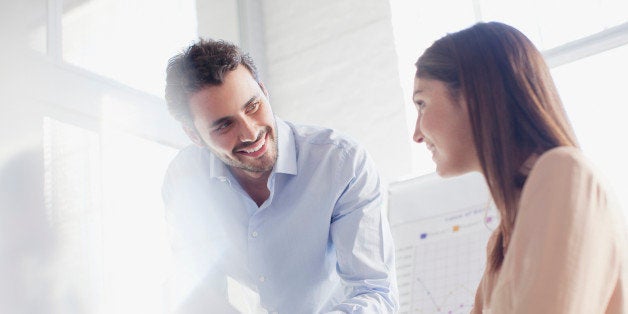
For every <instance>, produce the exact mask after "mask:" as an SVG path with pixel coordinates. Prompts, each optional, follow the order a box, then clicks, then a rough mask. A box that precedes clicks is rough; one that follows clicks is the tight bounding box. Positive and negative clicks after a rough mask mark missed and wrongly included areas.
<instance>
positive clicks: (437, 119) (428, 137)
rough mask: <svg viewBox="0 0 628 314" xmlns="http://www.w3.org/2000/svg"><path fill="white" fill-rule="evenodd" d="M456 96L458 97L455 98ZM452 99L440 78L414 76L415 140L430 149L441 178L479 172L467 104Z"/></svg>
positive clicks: (460, 99)
mask: <svg viewBox="0 0 628 314" xmlns="http://www.w3.org/2000/svg"><path fill="white" fill-rule="evenodd" d="M456 98H459V99H456ZM456 98H454V97H453V96H452V95H451V94H450V93H449V91H448V90H447V85H445V83H443V82H442V81H438V80H433V79H426V78H415V79H414V95H413V101H414V104H415V107H416V109H417V111H418V117H417V120H416V126H415V130H414V137H413V139H414V141H415V142H417V143H425V145H426V146H427V149H429V150H430V152H432V160H434V162H435V163H436V172H437V173H438V174H439V175H440V176H442V177H450V176H456V175H461V174H464V173H467V172H470V171H480V170H481V167H480V163H479V160H478V157H477V152H476V149H475V145H474V143H473V134H472V130H471V123H470V121H469V114H468V112H467V104H466V102H465V101H464V99H462V98H461V97H456Z"/></svg>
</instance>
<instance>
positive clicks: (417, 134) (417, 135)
mask: <svg viewBox="0 0 628 314" xmlns="http://www.w3.org/2000/svg"><path fill="white" fill-rule="evenodd" d="M412 139H413V140H414V141H415V142H417V143H423V133H422V132H421V114H419V115H418V116H417V118H416V125H415V126H414V135H413V136H412Z"/></svg>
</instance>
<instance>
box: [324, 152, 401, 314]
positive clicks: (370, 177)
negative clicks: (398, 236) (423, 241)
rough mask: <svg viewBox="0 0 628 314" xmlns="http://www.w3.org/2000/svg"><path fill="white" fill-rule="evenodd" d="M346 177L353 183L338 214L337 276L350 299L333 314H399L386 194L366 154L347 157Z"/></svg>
mask: <svg viewBox="0 0 628 314" xmlns="http://www.w3.org/2000/svg"><path fill="white" fill-rule="evenodd" d="M342 167H343V169H341V171H340V172H341V173H347V171H350V173H351V175H350V177H351V180H350V181H349V183H348V184H347V186H346V188H345V190H344V192H343V193H342V195H341V196H340V198H339V200H338V202H337V203H336V206H335V208H334V214H333V217H332V222H331V231H330V232H331V238H332V241H333V243H334V246H335V248H336V255H337V259H338V264H337V272H338V275H339V276H340V278H341V279H342V282H343V284H344V285H345V287H346V288H345V290H346V291H347V299H346V300H344V301H343V302H341V303H340V304H339V305H338V306H336V307H335V308H334V310H335V311H337V312H344V313H393V312H396V311H397V309H398V291H397V283H396V275H395V265H394V246H393V242H392V235H391V233H390V227H389V226H388V222H387V220H386V218H385V216H384V215H383V213H382V203H383V202H382V191H381V186H380V181H379V176H378V174H377V172H376V170H375V166H374V164H373V162H372V161H371V160H370V158H369V157H368V154H367V153H366V152H365V151H364V150H360V149H358V150H357V153H355V154H348V155H347V158H346V159H345V162H344V164H343V166H342Z"/></svg>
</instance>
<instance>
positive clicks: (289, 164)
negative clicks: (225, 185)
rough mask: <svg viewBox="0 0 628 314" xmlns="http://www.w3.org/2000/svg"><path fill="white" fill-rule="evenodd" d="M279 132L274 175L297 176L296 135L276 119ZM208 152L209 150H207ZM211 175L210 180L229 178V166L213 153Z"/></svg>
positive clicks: (281, 121)
mask: <svg viewBox="0 0 628 314" xmlns="http://www.w3.org/2000/svg"><path fill="white" fill-rule="evenodd" d="M275 122H276V124H275V125H276V127H275V129H276V131H277V149H278V152H277V162H276V163H275V167H274V168H273V173H275V172H276V173H285V174H291V175H296V174H297V147H296V143H295V139H294V133H293V131H292V128H291V127H290V125H288V123H286V122H285V121H283V120H281V119H280V118H278V117H275ZM205 149H206V150H207V152H209V149H207V148H205ZM209 173H210V178H218V179H224V178H227V177H228V176H229V173H230V172H229V169H228V168H227V165H226V164H225V163H224V162H222V160H220V158H218V157H216V155H214V154H213V153H209Z"/></svg>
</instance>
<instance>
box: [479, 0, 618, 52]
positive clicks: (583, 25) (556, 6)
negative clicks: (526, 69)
mask: <svg viewBox="0 0 628 314" xmlns="http://www.w3.org/2000/svg"><path fill="white" fill-rule="evenodd" d="M479 1H480V7H481V15H482V20H484V21H493V20H495V21H501V22H505V23H508V24H511V25H512V26H514V27H517V28H518V29H519V30H521V31H522V32H523V33H524V34H526V35H527V36H528V37H530V39H531V40H532V41H533V42H534V44H535V45H536V46H537V47H538V48H539V49H541V50H547V49H551V48H554V47H557V46H560V45H562V44H565V43H567V42H570V41H574V40H577V39H579V38H582V37H586V36H589V35H592V34H595V33H598V32H600V31H603V30H604V29H607V28H610V27H613V26H617V25H619V24H622V23H624V22H626V21H628V16H627V15H626V3H625V2H626V1H625V0H600V1H591V0H574V1H561V0H530V1H513V0H509V1H503V0H479Z"/></svg>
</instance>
